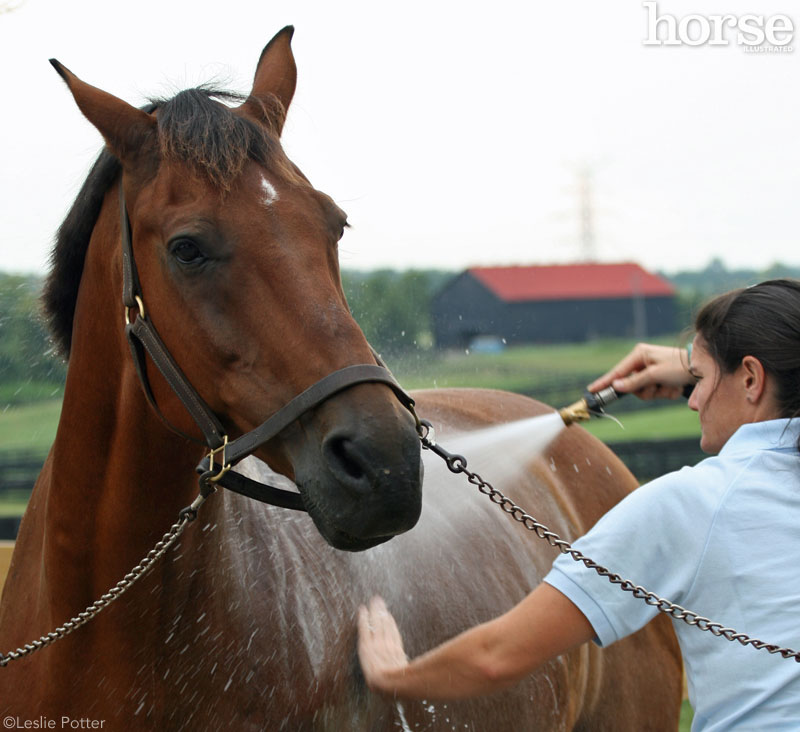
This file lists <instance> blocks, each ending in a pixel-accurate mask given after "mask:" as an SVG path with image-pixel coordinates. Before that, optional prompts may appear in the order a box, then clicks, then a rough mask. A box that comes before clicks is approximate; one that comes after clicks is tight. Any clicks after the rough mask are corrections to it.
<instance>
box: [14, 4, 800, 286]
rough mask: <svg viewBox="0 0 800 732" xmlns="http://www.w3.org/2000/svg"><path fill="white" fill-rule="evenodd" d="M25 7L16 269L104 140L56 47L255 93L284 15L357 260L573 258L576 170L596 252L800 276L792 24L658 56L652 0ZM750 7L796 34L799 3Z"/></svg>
mask: <svg viewBox="0 0 800 732" xmlns="http://www.w3.org/2000/svg"><path fill="white" fill-rule="evenodd" d="M8 2H9V0H0V5H2V4H3V3H8ZM13 2H14V3H15V4H17V5H18V7H17V9H15V10H13V11H12V12H7V13H4V14H0V68H1V69H2V72H0V73H2V82H3V83H2V91H3V95H4V101H3V106H2V121H1V122H0V125H2V130H1V132H2V134H0V170H1V171H2V179H0V186H2V188H1V189H0V202H1V204H0V205H1V206H2V208H0V270H5V271H13V272H42V271H44V270H45V268H46V265H47V257H48V252H49V249H50V246H51V243H52V237H53V233H54V232H55V230H56V228H57V226H58V225H59V223H60V221H61V219H62V218H63V215H64V213H65V212H66V210H67V208H68V207H69V205H70V203H71V202H72V200H73V198H74V196H75V194H76V192H77V190H78V188H79V187H80V184H81V182H82V181H83V178H84V176H85V174H86V172H87V170H88V167H89V165H90V164H91V162H92V160H93V159H94V157H95V156H96V154H97V152H98V151H99V148H100V145H101V144H102V143H101V139H100V136H99V134H98V133H97V132H96V131H95V130H94V128H93V127H92V126H91V125H89V123H88V122H86V121H85V120H84V119H83V117H82V116H81V115H80V113H79V111H78V110H77V108H76V107H75V105H74V103H73V101H72V99H71V97H70V96H69V94H68V92H67V89H66V87H65V86H64V84H63V82H62V81H61V80H60V78H59V77H58V76H57V75H56V73H55V72H54V71H53V70H52V68H51V67H50V65H49V64H48V63H47V59H48V58H50V57H56V58H58V60H59V61H61V62H62V63H63V64H65V65H66V66H67V67H69V68H70V69H71V70H72V71H74V72H75V73H76V74H78V75H79V76H80V77H82V78H83V79H84V80H85V81H88V82H89V83H91V84H94V85H95V86H99V87H101V88H103V89H106V90H107V91H110V92H112V93H114V94H116V95H117V96H120V97H122V98H124V99H126V100H127V101H129V102H131V103H134V104H137V105H139V104H142V103H143V102H144V101H145V100H146V98H147V97H148V96H149V95H152V94H155V95H163V94H165V93H169V92H172V91H177V90H178V89H181V88H184V87H187V86H193V85H196V84H198V83H201V82H204V81H208V80H209V79H213V80H217V81H221V82H223V83H224V84H225V85H226V86H228V87H232V88H234V89H237V90H240V91H247V90H249V86H250V81H251V79H252V74H253V71H254V68H255V63H256V61H257V59H258V57H259V54H260V52H261V49H262V47H263V46H264V45H265V44H266V42H267V41H269V39H270V38H271V37H272V35H273V34H274V33H275V32H277V31H278V30H280V28H282V27H283V26H284V25H287V24H293V25H295V27H296V32H295V37H294V43H293V48H294V52H295V56H296V58H297V64H298V69H299V80H298V89H297V94H296V96H295V101H294V103H293V105H292V108H291V110H290V114H289V121H288V123H287V126H286V129H285V132H284V146H285V148H286V150H287V152H288V153H289V155H290V157H292V158H293V159H294V160H295V162H296V163H298V165H299V166H300V167H301V168H302V169H303V170H304V172H305V173H306V174H307V175H308V176H309V178H310V179H311V180H312V182H313V183H314V184H315V185H316V186H317V187H318V188H320V189H321V190H324V191H326V192H327V193H329V194H330V195H331V196H333V197H334V199H336V201H337V202H338V203H339V204H340V205H341V206H342V207H343V208H344V209H345V210H346V211H347V212H348V214H349V216H350V221H351V223H352V225H353V229H352V230H350V231H348V232H347V233H346V234H345V238H344V240H343V241H342V244H341V259H342V265H343V266H344V267H347V268H359V269H371V268H375V267H382V266H388V267H395V268H411V267H415V268H424V267H441V268H448V269H461V268H464V267H466V266H470V265H476V264H529V263H539V262H567V261H573V260H575V259H578V258H580V257H582V256H584V255H585V254H586V249H585V247H583V246H582V245H581V241H582V238H581V233H580V232H581V224H580V221H581V217H580V200H581V197H580V188H581V186H580V180H581V175H580V172H581V171H582V170H588V171H590V174H589V175H588V177H587V176H584V180H587V179H588V180H590V188H589V191H590V200H591V202H592V210H593V215H592V219H591V220H592V230H593V232H594V244H595V247H594V256H595V257H596V258H597V259H600V260H602V261H622V260H636V261H639V262H641V263H642V264H644V265H645V266H648V267H651V268H658V269H662V270H666V271H669V272H671V271H675V270H678V269H687V268H698V267H702V266H704V265H705V264H707V263H708V261H709V260H710V259H711V258H712V257H721V258H722V259H723V260H724V261H725V262H726V264H728V265H729V266H732V267H738V266H750V267H756V268H759V267H763V266H767V265H769V264H771V263H773V262H774V261H776V260H780V261H783V262H786V263H789V264H794V265H800V246H798V244H800V241H798V226H797V220H798V214H797V211H798V207H797V205H796V202H795V198H796V195H797V192H798V183H799V182H800V180H799V179H800V146H799V145H798V130H800V93H798V87H799V86H800V74H799V73H798V71H799V66H798V65H799V64H800V50H797V48H796V47H797V45H798V43H797V42H798V40H799V39H800V30H796V31H795V32H794V35H793V36H792V42H791V44H790V45H791V47H792V48H794V49H795V50H793V51H792V52H791V53H763V52H762V53H746V52H745V49H744V47H743V45H742V44H741V43H739V42H738V40H737V33H736V29H735V28H730V27H729V26H728V27H727V28H726V30H725V33H726V35H725V39H727V40H728V45H716V46H714V45H709V44H704V45H700V46H694V47H691V46H688V45H677V46H653V45H645V44H644V43H643V41H644V40H645V39H646V37H647V35H648V12H649V11H648V9H647V8H645V7H644V5H643V4H642V2H641V1H640V0H635V1H634V0H571V1H570V2H549V3H539V2H527V3H522V2H520V1H519V0H492V2H482V3H466V2H463V0H462V1H459V2H437V0H403V2H401V3H381V2H376V1H375V0H335V1H332V0H319V1H316V0H295V1H294V2H289V1H285V2H284V1H281V0H264V1H261V2H255V1H254V0H226V1H225V2H208V1H207V0H137V2H136V3H117V2H112V1H110V0H22V2H21V3H20V0H13ZM755 6H756V7H757V9H758V12H759V13H763V14H764V16H765V18H768V17H770V16H773V15H778V14H785V15H788V16H789V17H790V18H791V19H792V22H793V23H794V25H800V9H799V8H798V4H797V2H796V1H795V0H759V2H758V3H756V4H755ZM753 8H754V4H753V3H752V2H751V1H747V0H745V1H742V0H720V1H717V2H709V1H706V0H663V1H662V2H659V3H658V6H657V12H658V14H659V16H664V15H673V16H675V18H676V19H677V20H680V19H681V18H684V17H685V16H687V15H688V14H696V15H701V16H703V17H710V16H712V15H715V14H723V13H726V14H732V15H734V16H735V17H736V20H739V19H740V18H741V16H743V15H745V14H746V13H749V12H753ZM794 11H797V12H794ZM660 27H662V29H663V27H664V24H663V23H662V26H660ZM690 30H693V32H695V33H697V32H701V31H702V25H701V22H700V21H695V22H694V25H693V26H692V27H691V28H690Z"/></svg>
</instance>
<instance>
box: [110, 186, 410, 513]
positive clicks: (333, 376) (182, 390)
mask: <svg viewBox="0 0 800 732" xmlns="http://www.w3.org/2000/svg"><path fill="white" fill-rule="evenodd" d="M119 201H120V227H121V230H122V231H121V238H122V280H123V284H122V302H123V305H124V306H125V323H126V325H125V336H126V337H127V339H128V343H129V344H130V348H131V354H132V355H133V362H134V365H135V366H136V372H137V374H138V376H139V381H140V382H141V384H142V389H143V390H144V393H145V396H146V397H147V400H148V402H149V403H150V405H151V406H152V407H153V409H154V410H155V412H156V414H157V415H158V416H159V418H160V419H161V421H162V422H163V423H164V424H165V425H166V426H167V427H168V428H169V429H170V430H172V431H173V432H175V433H177V434H179V435H181V436H182V437H184V438H186V439H188V440H191V441H193V442H199V440H197V439H196V438H194V437H192V436H191V435H187V434H186V433H185V432H182V431H181V430H179V429H178V428H177V427H175V426H174V425H172V424H171V423H170V422H169V421H168V420H167V419H166V417H165V416H164V415H163V413H162V412H161V410H160V409H159V408H158V405H157V404H156V400H155V396H154V394H153V390H152V387H151V386H150V380H149V379H148V376H147V368H146V357H147V356H148V355H149V356H150V358H151V360H152V361H153V363H154V364H155V365H156V367H157V368H158V370H159V371H160V372H161V374H162V375H163V376H164V378H165V379H166V381H167V384H169V386H170V388H171V389H172V391H173V392H175V394H176V395H177V397H178V398H179V399H180V400H181V402H182V403H183V406H184V407H185V408H186V411H187V412H188V413H189V415H190V416H191V417H192V419H193V420H194V422H195V424H197V426H198V427H199V428H200V431H201V432H202V433H203V438H204V440H203V441H204V444H205V445H207V446H208V448H209V450H210V452H209V454H208V455H207V456H206V457H205V458H203V460H202V461H201V462H200V464H199V465H198V466H197V468H196V470H197V472H198V473H199V474H200V490H201V493H204V494H206V495H207V494H208V493H211V492H213V491H214V489H215V487H216V486H217V485H221V486H223V487H224V488H227V489H229V490H232V491H234V492H236V493H241V494H242V495H244V496H248V497H249V498H255V499H256V500H258V501H262V502H263V503H269V504H272V505H274V506H281V507H283V508H292V509H295V510H301V511H304V510H306V508H305V506H304V504H303V498H302V496H301V495H300V494H299V493H292V492H290V491H286V490H283V489H281V488H276V487H275V486H271V485H268V484H267V483H260V482H258V481H255V480H252V479H250V478H247V477H245V476H244V475H241V474H240V473H236V472H234V471H232V470H231V469H230V468H231V467H232V466H233V465H235V464H236V463H237V462H239V461H240V460H241V459H242V458H244V457H246V456H248V455H251V454H252V453H253V452H255V450H257V449H258V448H259V447H260V446H261V445H263V444H264V443H266V442H267V441H269V440H270V439H272V438H273V437H275V436H276V435H277V434H278V433H279V432H281V430H283V429H284V428H285V427H287V426H288V425H290V424H291V423H292V422H294V421H295V420H296V419H298V418H299V417H301V416H302V415H303V414H305V413H306V412H308V411H310V410H311V409H313V408H314V407H317V406H319V405H320V404H321V403H322V402H324V401H325V400H326V399H328V398H330V397H331V396H333V395H334V394H337V393H338V392H340V391H343V390H344V389H348V388H349V387H351V386H355V385H356V384H364V383H375V382H377V383H382V384H386V385H387V386H389V387H390V388H391V389H392V391H393V392H394V393H395V395H396V396H397V398H398V399H399V400H400V403H401V404H402V405H403V406H404V407H405V408H406V409H408V410H409V411H410V412H411V414H412V416H413V417H414V421H415V422H416V424H417V431H418V432H421V430H422V429H423V428H422V426H421V424H420V420H419V418H418V417H417V414H416V412H415V411H414V400H413V399H412V398H411V397H410V396H409V395H408V394H407V393H406V392H405V391H403V389H402V387H401V386H400V385H399V384H398V383H397V381H395V379H394V377H393V376H392V374H391V372H390V371H389V369H387V368H386V367H385V365H384V364H383V362H382V361H381V360H380V357H379V356H378V355H377V354H376V353H375V352H374V351H373V354H374V356H375V359H376V361H377V364H358V365H355V366H346V367H345V368H343V369H339V370H338V371H334V372H333V373H330V374H328V375H327V376H325V377H323V378H322V379H320V380H319V381H317V382H316V383H315V384H313V385H312V386H310V387H308V389H306V390H305V391H303V392H301V393H300V394H298V395H297V396H295V397H294V398H293V399H292V400H290V401H289V402H288V403H287V404H286V405H284V406H283V407H281V409H279V410H278V411H277V412H275V414H273V415H272V416H271V417H269V418H268V419H267V420H266V421H265V422H263V423H262V424H261V425H260V426H258V427H256V428H255V429H253V430H251V431H250V432H247V433H246V434H244V435H242V436H241V437H238V438H237V439H235V440H233V441H229V440H228V436H227V435H226V434H225V429H224V427H223V426H222V424H221V422H220V421H219V419H218V418H217V416H216V415H215V414H214V412H213V411H212V410H211V408H210V407H209V406H208V404H206V402H205V401H203V399H202V397H201V396H200V395H199V394H198V393H197V391H196V389H195V388H194V387H193V386H192V385H191V383H190V382H189V380H188V379H187V378H186V376H185V375H184V373H183V371H181V369H180V367H179V366H178V364H177V363H176V361H175V359H174V358H173V357H172V355H171V354H170V352H169V350H168V349H167V347H166V345H165V344H164V342H163V341H162V340H161V337H160V336H159V335H158V333H157V332H156V329H155V326H154V325H153V323H152V321H151V320H150V318H149V317H148V314H147V311H146V310H145V306H144V298H143V296H142V289H141V285H140V283H139V275H138V272H137V270H136V261H135V259H134V257H133V243H132V237H131V225H130V219H129V218H128V210H127V207H126V206H125V195H124V193H123V189H122V181H120V188H119ZM132 310H135V312H136V314H135V316H134V317H133V318H131V311H132ZM220 453H221V459H222V463H221V464H220V463H217V462H216V461H215V459H214V458H215V456H216V455H217V454H220Z"/></svg>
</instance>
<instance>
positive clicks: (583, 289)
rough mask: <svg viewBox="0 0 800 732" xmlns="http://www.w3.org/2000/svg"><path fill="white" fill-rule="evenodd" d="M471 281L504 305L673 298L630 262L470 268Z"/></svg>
mask: <svg viewBox="0 0 800 732" xmlns="http://www.w3.org/2000/svg"><path fill="white" fill-rule="evenodd" d="M467 271H468V272H469V273H470V274H471V275H472V276H473V277H475V279H477V280H478V281H479V282H481V283H482V284H483V285H484V286H485V287H486V288H487V289H489V290H490V291H491V292H493V293H494V294H495V295H497V297H499V298H500V299H501V300H505V301H506V302H525V301H529V300H594V299H602V298H621V297H633V296H635V295H639V296H644V297H654V296H655V297H664V296H669V295H674V294H675V290H674V288H673V287H672V285H671V284H669V282H667V281H666V280H664V279H662V278H661V277H659V276H658V275H655V274H652V273H651V272H648V271H647V270H645V269H643V268H642V267H640V266H639V265H638V264H633V263H632V262H625V263H622V264H554V265H543V266H530V267H472V268H470V269H468V270H467Z"/></svg>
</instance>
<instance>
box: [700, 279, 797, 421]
mask: <svg viewBox="0 0 800 732" xmlns="http://www.w3.org/2000/svg"><path fill="white" fill-rule="evenodd" d="M695 330H696V332H697V333H698V334H699V335H700V336H701V337H702V339H703V340H704V341H705V345H706V347H707V349H708V352H709V353H710V354H711V356H712V358H713V359H714V361H715V362H716V363H717V365H718V366H719V368H720V371H721V372H722V373H733V372H734V371H735V370H736V369H737V368H739V366H740V365H741V363H742V359H743V358H744V357H745V356H753V357H755V358H757V359H758V360H759V361H760V362H761V364H762V366H763V367H764V370H765V371H766V372H767V374H769V376H770V377H771V378H772V379H773V382H774V384H775V398H776V401H777V403H778V407H779V409H780V416H781V417H797V416H800V281H798V280H789V279H780V280H768V281H766V282H761V283H760V284H758V285H753V286H752V287H746V288H744V289H741V290H733V291H731V292H727V293H725V294H724V295H720V296H719V297H716V298H714V299H713V300H711V301H710V302H709V303H707V304H706V305H704V306H703V308H702V309H701V310H700V312H699V313H698V314H697V318H696V319H695Z"/></svg>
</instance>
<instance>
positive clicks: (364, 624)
mask: <svg viewBox="0 0 800 732" xmlns="http://www.w3.org/2000/svg"><path fill="white" fill-rule="evenodd" d="M358 658H359V660H360V661H361V670H362V672H363V673H364V679H365V680H366V682H367V686H369V688H370V689H372V690H373V691H379V692H383V693H391V692H392V691H393V689H394V686H393V685H392V684H391V678H392V675H394V677H395V678H396V677H397V675H398V674H402V672H403V670H404V669H405V667H406V666H408V658H407V657H406V653H405V651H404V650H403V639H402V638H401V637H400V631H399V630H398V628H397V623H396V622H395V620H394V618H393V617H392V615H391V613H390V612H389V611H388V610H387V608H386V603H385V602H384V601H383V599H382V598H380V597H373V598H372V600H370V602H369V606H368V607H365V606H363V605H362V606H361V607H360V608H359V610H358Z"/></svg>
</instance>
